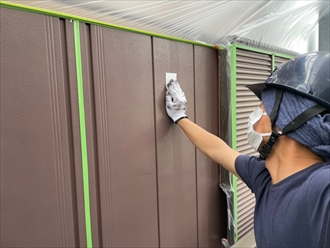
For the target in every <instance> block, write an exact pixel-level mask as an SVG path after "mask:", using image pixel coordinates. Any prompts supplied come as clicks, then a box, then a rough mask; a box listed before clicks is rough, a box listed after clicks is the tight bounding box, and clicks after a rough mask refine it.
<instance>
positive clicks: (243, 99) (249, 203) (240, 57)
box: [236, 49, 272, 239]
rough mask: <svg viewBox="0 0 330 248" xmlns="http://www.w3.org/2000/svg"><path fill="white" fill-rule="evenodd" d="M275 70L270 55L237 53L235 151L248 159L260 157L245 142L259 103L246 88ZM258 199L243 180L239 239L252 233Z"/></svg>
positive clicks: (239, 184)
mask: <svg viewBox="0 0 330 248" xmlns="http://www.w3.org/2000/svg"><path fill="white" fill-rule="evenodd" d="M271 68H272V58H271V56H270V55H266V54H261V53H256V52H251V51H246V50H242V49H237V52H236V83H237V85H236V148H237V151H239V152H241V153H243V154H247V155H257V153H256V152H255V151H254V150H253V148H252V147H251V146H250V144H249V143H248V141H247V139H246V133H247V122H248V118H249V115H250V114H251V112H252V111H253V110H254V109H255V108H256V106H258V105H259V104H260V100H259V99H258V98H257V97H256V96H255V95H254V94H253V93H252V92H251V91H249V90H248V89H247V88H246V87H245V85H248V84H255V83H262V82H264V81H265V80H266V79H267V77H268V76H269V74H270V73H271ZM254 205H255V199H254V195H253V194H252V193H251V190H250V189H249V188H248V187H247V186H246V185H245V183H243V182H242V181H241V180H238V182H237V215H238V218H237V225H238V227H237V229H238V239H240V238H241V237H242V236H244V235H245V234H246V233H248V232H249V231H250V230H252V229H253V215H254Z"/></svg>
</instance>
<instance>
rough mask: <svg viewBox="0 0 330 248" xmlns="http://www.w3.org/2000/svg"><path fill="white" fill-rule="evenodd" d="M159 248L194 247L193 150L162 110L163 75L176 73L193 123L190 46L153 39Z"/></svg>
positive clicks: (194, 192) (194, 173) (195, 237)
mask: <svg viewBox="0 0 330 248" xmlns="http://www.w3.org/2000/svg"><path fill="white" fill-rule="evenodd" d="M153 54H154V75H155V76H154V77H155V103H156V113H155V114H156V136H157V167H158V194H159V232H160V247H197V209H196V205H197V202H196V163H195V148H194V146H193V145H192V143H191V142H190V141H189V140H188V138H187V137H186V136H185V134H184V133H183V132H182V130H181V129H180V127H179V126H177V125H175V124H174V123H173V121H172V120H171V119H170V118H169V117H168V116H167V114H166V110H165V98H164V97H165V73H166V72H173V73H177V77H178V81H179V82H180V85H181V87H182V89H183V90H184V92H185V95H186V97H187V100H188V108H187V115H188V116H189V118H190V119H192V120H194V66H193V63H194V58H193V45H190V44H184V43H179V42H174V41H169V40H164V39H159V38H153Z"/></svg>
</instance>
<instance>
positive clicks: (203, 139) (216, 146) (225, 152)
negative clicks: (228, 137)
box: [178, 118, 239, 177]
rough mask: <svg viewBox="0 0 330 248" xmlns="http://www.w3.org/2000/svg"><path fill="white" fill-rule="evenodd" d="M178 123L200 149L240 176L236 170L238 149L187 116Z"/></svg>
mask: <svg viewBox="0 0 330 248" xmlns="http://www.w3.org/2000/svg"><path fill="white" fill-rule="evenodd" d="M178 125H179V126H180V127H181V128H182V130H183V131H184V132H185V133H186V135H187V136H188V138H189V139H190V141H191V142H192V143H193V144H194V145H195V146H196V148H197V149H198V150H200V151H201V152H202V153H204V154H205V155H207V156H208V157H210V158H211V159H212V160H213V161H214V162H216V163H218V164H221V165H222V166H223V167H225V168H226V169H227V170H229V171H230V172H231V173H233V174H234V175H236V176H237V177H238V175H237V172H236V170H235V160H236V158H237V156H238V155H239V153H238V152H237V151H235V150H233V149H231V148H230V147H229V146H228V145H227V144H226V143H225V142H224V141H223V140H222V139H220V138H219V137H217V136H215V135H213V134H212V133H209V132H207V131H206V130H204V129H203V128H201V127H200V126H198V125H196V124H195V123H194V122H192V121H190V120H189V119H187V118H185V119H181V120H180V121H179V122H178Z"/></svg>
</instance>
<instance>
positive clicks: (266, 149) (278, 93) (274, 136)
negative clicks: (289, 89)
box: [259, 89, 283, 160]
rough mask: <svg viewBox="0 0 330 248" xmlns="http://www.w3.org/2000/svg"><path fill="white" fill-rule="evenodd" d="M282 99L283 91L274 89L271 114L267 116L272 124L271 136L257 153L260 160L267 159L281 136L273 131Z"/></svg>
mask: <svg viewBox="0 0 330 248" xmlns="http://www.w3.org/2000/svg"><path fill="white" fill-rule="evenodd" d="M282 97H283V90H281V89H276V96H275V102H274V106H273V109H272V112H271V113H270V115H269V118H270V121H271V123H272V134H271V135H270V138H269V140H268V141H267V143H266V144H264V145H263V146H262V147H261V149H260V151H259V153H260V158H261V159H262V160H265V159H266V158H267V156H268V154H269V153H270V151H271V150H272V148H273V146H274V144H275V142H276V140H277V139H278V138H279V137H280V136H281V134H280V133H278V132H277V131H276V130H275V122H276V119H277V116H278V111H279V109H280V103H281V101H282Z"/></svg>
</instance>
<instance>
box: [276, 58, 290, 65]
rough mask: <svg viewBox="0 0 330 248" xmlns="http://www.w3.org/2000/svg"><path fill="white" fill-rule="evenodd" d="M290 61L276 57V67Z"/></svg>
mask: <svg viewBox="0 0 330 248" xmlns="http://www.w3.org/2000/svg"><path fill="white" fill-rule="evenodd" d="M288 60H289V59H286V58H281V57H275V66H278V65H279V64H282V63H284V62H287V61H288Z"/></svg>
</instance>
